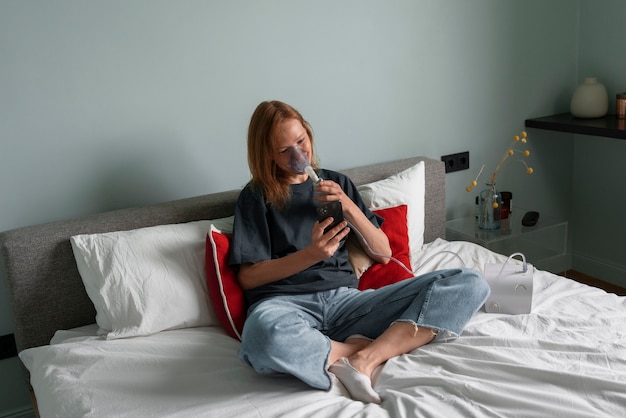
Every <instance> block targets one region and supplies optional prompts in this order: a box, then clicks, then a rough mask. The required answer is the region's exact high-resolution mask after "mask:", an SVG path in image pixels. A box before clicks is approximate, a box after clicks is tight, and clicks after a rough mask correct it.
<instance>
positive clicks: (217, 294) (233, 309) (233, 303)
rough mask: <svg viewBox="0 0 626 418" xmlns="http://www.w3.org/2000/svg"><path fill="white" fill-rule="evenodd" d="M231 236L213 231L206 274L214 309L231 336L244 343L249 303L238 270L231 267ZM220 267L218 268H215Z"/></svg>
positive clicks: (208, 243)
mask: <svg viewBox="0 0 626 418" xmlns="http://www.w3.org/2000/svg"><path fill="white" fill-rule="evenodd" d="M230 239H231V237H230V235H226V234H222V233H221V232H219V231H217V230H215V229H213V228H212V229H211V231H210V232H209V233H208V234H207V240H206V264H205V268H206V275H207V282H208V287H209V296H210V297H211V302H212V304H213V309H214V310H215V313H216V315H217V318H218V319H219V321H220V322H221V323H222V326H223V327H224V329H225V330H226V332H227V333H228V335H230V336H231V337H233V338H235V339H238V340H241V331H242V330H243V323H244V322H245V320H246V302H245V298H244V295H243V290H242V289H241V287H240V286H239V282H238V281H237V275H236V274H235V271H234V270H233V269H231V268H230V267H229V266H228V251H229V249H230ZM216 265H217V266H219V268H215V266H216Z"/></svg>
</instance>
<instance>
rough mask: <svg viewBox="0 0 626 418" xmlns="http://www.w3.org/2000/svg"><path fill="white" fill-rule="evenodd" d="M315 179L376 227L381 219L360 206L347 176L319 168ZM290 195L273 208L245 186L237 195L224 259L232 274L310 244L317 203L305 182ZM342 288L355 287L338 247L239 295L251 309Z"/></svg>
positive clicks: (345, 255) (342, 248)
mask: <svg viewBox="0 0 626 418" xmlns="http://www.w3.org/2000/svg"><path fill="white" fill-rule="evenodd" d="M319 175H320V177H321V178H323V179H326V180H333V181H335V182H336V183H337V184H339V185H340V186H341V188H342V189H343V191H344V193H345V194H346V195H347V196H348V197H350V198H351V199H352V200H353V201H354V202H355V203H356V204H357V206H358V207H359V208H360V209H361V210H362V211H363V212H364V213H365V215H366V216H367V217H368V219H370V221H371V222H372V223H373V224H374V225H376V226H380V225H381V224H382V219H381V218H379V217H378V216H376V215H375V214H373V213H372V212H371V211H370V210H369V209H367V207H365V204H364V203H363V200H362V199H361V196H360V194H359V193H358V191H357V189H356V186H355V185H354V184H353V183H352V181H351V180H350V179H349V178H348V177H346V176H344V175H343V174H341V173H337V172H334V171H330V170H320V173H319ZM291 193H292V196H291V202H290V204H289V206H288V207H286V208H285V209H282V210H276V209H275V208H273V207H272V206H269V205H266V204H265V202H264V199H263V196H262V195H261V193H260V192H259V191H258V190H254V189H252V188H251V187H250V185H247V186H246V187H245V188H244V189H243V190H242V191H241V194H240V195H239V199H238V200H237V205H236V207H235V223H234V227H233V240H232V245H231V252H230V260H229V264H230V266H231V267H233V268H234V269H235V270H236V271H237V270H238V268H239V265H241V264H245V263H256V262H259V261H264V260H270V259H276V258H281V257H284V256H286V255H288V254H291V253H294V252H296V251H298V250H300V249H302V248H305V247H307V246H308V245H310V244H311V231H312V229H313V224H314V223H315V222H317V212H316V208H317V206H318V205H319V203H318V202H317V200H315V199H314V198H313V193H314V186H313V182H312V181H311V180H310V179H309V180H307V181H306V182H304V183H301V184H295V185H292V186H291ZM342 286H347V287H356V286H357V278H356V276H355V275H354V271H353V270H352V266H351V265H350V262H349V261H348V251H347V249H346V246H345V244H344V243H342V244H341V246H340V247H339V249H338V250H337V251H336V252H335V254H334V255H333V256H332V257H330V258H327V259H326V260H324V261H321V262H319V263H317V264H315V265H313V266H311V267H309V268H307V269H306V270H303V271H301V272H299V273H297V274H294V275H293V276H289V277H287V278H285V279H282V280H279V281H276V282H273V283H269V284H266V285H263V286H259V287H257V288H254V289H251V290H248V291H246V292H245V294H246V299H247V302H248V304H249V305H251V304H253V303H255V302H258V301H259V300H261V299H264V298H267V297H270V296H276V295H288V294H302V293H314V292H318V291H322V290H329V289H335V288H338V287H342Z"/></svg>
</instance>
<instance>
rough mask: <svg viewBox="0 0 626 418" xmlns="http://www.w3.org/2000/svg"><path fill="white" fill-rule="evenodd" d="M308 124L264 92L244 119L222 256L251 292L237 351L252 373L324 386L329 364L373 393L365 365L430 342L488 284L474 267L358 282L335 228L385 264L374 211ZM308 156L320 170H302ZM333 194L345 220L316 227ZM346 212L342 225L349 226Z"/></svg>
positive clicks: (363, 393) (373, 397) (355, 386)
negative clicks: (243, 173) (319, 150)
mask: <svg viewBox="0 0 626 418" xmlns="http://www.w3.org/2000/svg"><path fill="white" fill-rule="evenodd" d="M313 145H314V144H313V133H312V129H311V126H310V125H309V124H308V123H307V122H306V121H305V120H304V118H303V117H302V115H301V114H300V113H299V112H298V111H297V110H296V109H294V108H293V107H291V106H289V105H287V104H285V103H282V102H279V101H271V102H263V103H261V104H260V105H259V106H258V107H257V108H256V110H255V111H254V113H253V115H252V118H251V120H250V126H249V130H248V165H249V166H250V171H251V174H252V180H251V181H250V183H249V184H248V185H247V186H246V187H245V188H244V189H243V190H242V192H241V194H240V196H239V199H238V202H237V206H236V209H235V223H234V230H233V243H232V247H231V255H230V264H231V266H232V267H233V268H235V270H236V271H237V272H238V280H239V283H240V285H241V287H242V288H243V289H244V291H245V294H246V298H247V301H248V303H249V310H248V318H247V320H246V323H245V326H244V329H243V334H242V344H241V348H240V350H239V356H240V358H241V359H242V361H244V362H245V363H246V364H248V365H250V366H251V367H253V368H254V369H255V370H256V371H257V372H258V373H261V374H273V373H288V374H291V375H293V376H296V377H298V378H299V379H301V380H302V381H304V382H306V383H307V384H309V385H310V386H312V387H315V388H319V389H324V390H330V388H331V385H332V380H331V377H330V374H329V372H330V373H334V374H335V375H336V376H337V378H338V379H339V380H340V381H341V382H342V383H343V385H344V386H345V387H346V389H347V390H348V392H350V395H351V396H352V397H353V398H354V399H356V400H360V401H364V402H376V403H380V402H381V398H380V395H379V394H378V393H377V392H376V391H375V390H374V388H373V387H372V384H371V375H372V372H373V371H374V369H375V368H376V367H377V366H379V365H381V364H383V363H384V362H385V361H387V360H388V359H390V358H392V357H394V356H397V355H400V354H404V353H408V352H409V351H411V350H414V349H416V348H418V347H420V346H422V345H424V344H428V343H430V342H431V341H433V340H435V339H437V340H445V339H449V338H450V337H455V336H458V334H460V332H461V331H462V329H463V327H464V326H465V325H466V324H467V322H468V321H469V319H470V318H471V317H472V315H473V314H474V313H475V312H476V311H477V310H478V308H479V307H480V306H482V304H483V303H484V301H485V299H486V298H487V296H488V293H489V287H488V285H487V283H486V282H485V280H484V278H483V277H482V276H481V275H479V274H478V273H477V272H475V271H472V270H468V269H451V270H442V271H437V272H433V273H429V274H425V275H422V276H419V277H416V278H414V279H409V280H404V281H401V282H399V283H395V284H393V285H389V286H386V287H383V288H381V289H377V290H367V291H360V290H358V289H357V288H356V287H357V278H356V276H355V274H354V272H353V270H352V267H351V266H350V263H349V261H348V254H347V249H346V246H345V245H344V241H345V240H344V238H345V237H346V236H347V234H348V233H349V232H350V229H351V228H354V229H356V230H358V232H359V233H360V234H357V235H361V236H362V239H364V240H365V241H366V242H367V244H368V245H367V246H364V247H365V248H367V252H368V254H369V255H370V256H371V257H372V258H373V259H374V260H376V261H377V262H379V263H387V262H388V261H389V258H388V257H389V256H391V249H390V247H389V241H388V239H387V236H386V235H385V234H384V233H383V232H382V230H381V229H380V225H381V224H382V222H383V219H381V218H379V217H378V216H376V215H375V214H373V213H372V212H371V211H370V210H368V208H367V207H365V205H364V203H363V201H362V199H361V197H360V195H359V193H358V192H357V189H356V187H355V186H354V184H353V183H352V182H351V181H350V179H348V178H347V177H346V176H344V175H342V174H340V173H337V172H334V171H330V170H324V169H319V167H318V165H317V161H316V158H315V154H314V150H313ZM303 158H304V159H305V161H304V163H305V165H306V164H310V165H311V166H312V167H313V168H314V169H315V170H316V171H317V173H318V175H319V177H320V178H321V179H322V180H321V181H319V182H317V183H314V181H313V179H312V178H310V176H309V175H308V174H307V173H306V171H304V170H303V169H302V164H300V163H301V162H302V161H301V159H303ZM333 201H340V202H341V204H342V207H343V216H344V218H345V220H344V221H342V222H340V223H339V224H337V225H336V226H334V227H332V228H330V229H329V230H328V231H326V232H325V229H326V228H327V227H329V226H330V225H331V223H332V222H333V219H332V217H331V218H327V219H325V220H322V221H318V218H317V212H316V208H317V207H319V206H320V205H324V204H326V203H328V202H333ZM348 223H349V224H350V227H348Z"/></svg>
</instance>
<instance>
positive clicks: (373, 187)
mask: <svg viewBox="0 0 626 418" xmlns="http://www.w3.org/2000/svg"><path fill="white" fill-rule="evenodd" d="M425 176H426V174H425V168H424V162H423V161H420V162H419V163H417V164H415V165H414V166H413V167H411V168H408V169H406V170H404V171H402V172H400V173H398V174H394V175H393V176H391V177H388V178H386V179H383V180H379V181H376V182H374V183H369V184H364V185H361V186H358V187H357V188H358V190H359V192H360V193H361V197H362V198H363V201H364V202H365V205H367V207H369V208H370V209H372V210H378V209H387V208H391V207H395V206H398V205H407V206H408V209H407V224H408V225H407V230H408V234H409V247H410V248H409V252H410V255H411V265H412V266H413V268H416V267H417V266H418V265H419V264H418V261H419V252H420V249H421V248H422V245H423V244H424V193H425V187H426V186H425V181H424V179H425Z"/></svg>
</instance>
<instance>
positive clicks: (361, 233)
mask: <svg viewBox="0 0 626 418" xmlns="http://www.w3.org/2000/svg"><path fill="white" fill-rule="evenodd" d="M315 191H316V192H317V193H316V195H315V199H317V200H318V201H319V202H320V203H321V204H324V203H328V202H332V201H335V200H339V201H340V202H341V205H342V207H343V216H344V218H345V219H346V220H347V221H348V222H349V223H350V226H351V227H352V228H354V229H356V232H357V234H356V236H357V238H358V239H359V241H360V242H361V246H362V247H363V249H364V250H365V252H367V254H368V255H369V256H370V257H371V258H373V259H374V260H376V261H377V262H379V263H382V264H387V263H388V262H389V257H390V256H391V247H390V246H389V239H388V238H387V235H385V233H384V232H383V231H382V230H381V229H380V228H376V227H375V226H374V225H373V224H372V223H371V222H370V220H369V219H367V217H366V216H365V214H364V213H363V211H362V210H361V209H360V208H359V207H358V206H357V205H356V204H355V203H354V202H353V201H352V199H350V198H349V197H348V196H347V195H346V194H345V193H344V191H343V189H342V188H341V186H339V185H338V184H337V183H335V182H334V181H332V180H322V181H320V183H319V184H318V185H317V186H316V188H315ZM326 225H330V222H329V223H328V224H326ZM329 232H330V231H329Z"/></svg>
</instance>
